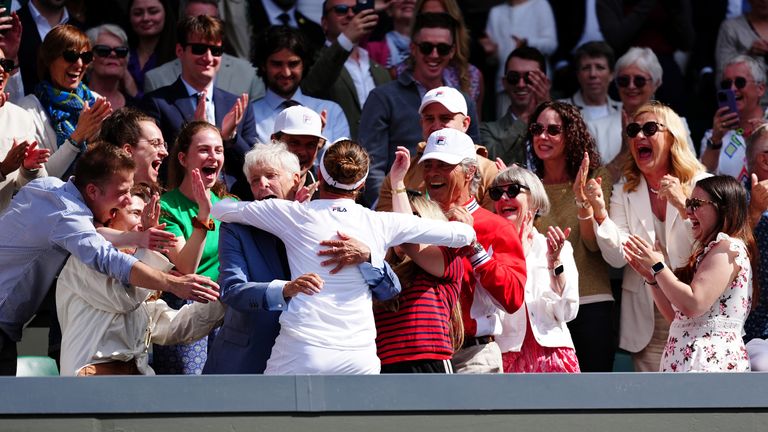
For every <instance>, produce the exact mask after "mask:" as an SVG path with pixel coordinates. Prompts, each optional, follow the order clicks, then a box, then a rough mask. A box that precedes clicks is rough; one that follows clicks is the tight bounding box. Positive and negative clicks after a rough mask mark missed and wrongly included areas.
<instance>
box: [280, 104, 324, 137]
mask: <svg viewBox="0 0 768 432" xmlns="http://www.w3.org/2000/svg"><path fill="white" fill-rule="evenodd" d="M322 131H323V121H322V120H321V119H320V114H318V113H316V112H314V111H313V110H311V109H309V108H307V107H305V106H301V105H296V106H292V107H288V108H286V109H284V110H282V111H280V114H278V115H277V118H275V127H274V129H273V132H272V133H279V132H282V133H284V134H288V135H309V136H313V137H317V138H322V139H324V140H326V141H328V139H327V138H326V137H324V136H323V134H322Z"/></svg>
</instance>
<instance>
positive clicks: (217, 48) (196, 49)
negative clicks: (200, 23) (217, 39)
mask: <svg viewBox="0 0 768 432" xmlns="http://www.w3.org/2000/svg"><path fill="white" fill-rule="evenodd" d="M184 46H185V47H189V50H190V51H192V54H194V55H204V54H205V53H206V52H207V51H208V50H211V55H212V56H214V57H221V55H222V54H224V47H222V46H221V45H208V44H202V43H191V44H186V45H184Z"/></svg>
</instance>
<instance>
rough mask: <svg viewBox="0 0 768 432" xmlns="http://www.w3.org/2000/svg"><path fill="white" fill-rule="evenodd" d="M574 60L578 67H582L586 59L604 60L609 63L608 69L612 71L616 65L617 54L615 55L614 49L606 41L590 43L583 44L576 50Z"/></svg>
mask: <svg viewBox="0 0 768 432" xmlns="http://www.w3.org/2000/svg"><path fill="white" fill-rule="evenodd" d="M573 58H574V59H575V60H576V65H577V66H580V65H581V61H582V60H583V59H584V58H604V59H605V60H606V61H607V62H608V69H609V70H611V71H613V67H614V66H615V65H616V54H614V52H613V48H611V46H610V45H608V44H607V43H605V42H604V41H589V42H586V43H584V44H582V45H581V46H579V47H578V48H576V51H575V52H574V53H573Z"/></svg>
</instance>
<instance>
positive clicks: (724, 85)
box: [720, 77, 747, 90]
mask: <svg viewBox="0 0 768 432" xmlns="http://www.w3.org/2000/svg"><path fill="white" fill-rule="evenodd" d="M731 85H736V88H737V89H739V90H741V89H743V88H744V87H746V86H747V79H746V78H744V77H736V79H724V80H722V81H720V88H721V89H723V90H728V89H730V88H731Z"/></svg>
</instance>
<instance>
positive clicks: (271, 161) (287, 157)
mask: <svg viewBox="0 0 768 432" xmlns="http://www.w3.org/2000/svg"><path fill="white" fill-rule="evenodd" d="M256 165H266V166H270V167H272V168H278V169H280V170H281V171H285V172H287V173H288V174H291V175H293V174H298V173H300V172H301V165H300V164H299V158H298V156H296V155H295V154H293V153H291V152H290V151H289V150H288V147H287V146H286V145H285V144H283V143H281V142H280V141H272V142H271V143H269V144H256V145H254V146H253V148H252V149H251V150H250V151H249V152H248V153H246V154H245V162H244V163H243V173H244V174H245V178H247V179H248V183H250V182H251V168H253V167H254V166H256Z"/></svg>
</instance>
